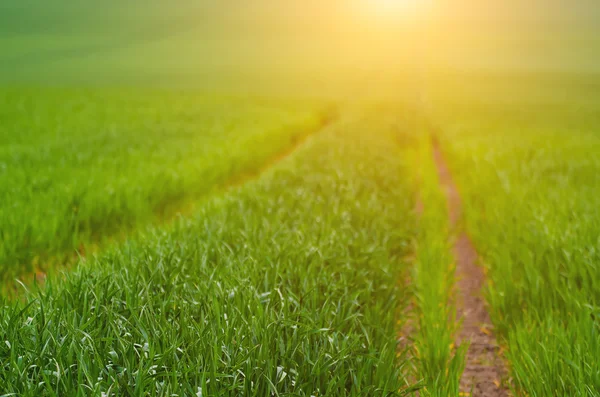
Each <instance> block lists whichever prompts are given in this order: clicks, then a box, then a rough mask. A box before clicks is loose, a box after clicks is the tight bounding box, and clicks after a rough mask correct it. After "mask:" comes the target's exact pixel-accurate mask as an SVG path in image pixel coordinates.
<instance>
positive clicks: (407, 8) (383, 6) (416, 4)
mask: <svg viewBox="0 0 600 397" xmlns="http://www.w3.org/2000/svg"><path fill="white" fill-rule="evenodd" d="M356 1H357V5H359V6H360V7H359V11H360V12H361V13H362V14H363V15H367V16H368V15H370V16H372V17H377V18H380V19H388V20H396V21H398V20H402V19H410V18H413V17H415V16H417V14H421V13H423V12H424V11H425V10H426V8H428V5H430V3H431V1H432V0H356Z"/></svg>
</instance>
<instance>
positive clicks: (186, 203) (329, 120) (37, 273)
mask: <svg viewBox="0 0 600 397" xmlns="http://www.w3.org/2000/svg"><path fill="white" fill-rule="evenodd" d="M337 120H338V114H337V111H336V110H332V111H329V112H326V114H324V115H323V117H322V118H321V120H319V122H318V123H317V125H316V126H314V127H312V128H307V129H305V130H303V131H300V132H298V133H297V134H296V135H294V137H293V139H292V142H291V144H290V145H284V146H283V147H282V149H281V150H279V151H277V152H275V153H273V154H272V155H270V156H267V157H266V159H265V160H264V161H263V162H262V163H261V164H259V165H258V166H256V167H253V168H250V169H244V170H241V171H238V172H234V173H233V174H232V175H230V176H229V177H228V178H225V180H224V181H222V182H220V183H219V182H217V183H216V184H215V185H214V186H213V188H212V189H210V190H209V191H208V192H207V193H206V194H203V195H201V196H199V197H192V198H186V199H182V200H177V201H175V202H173V203H171V204H170V205H167V206H165V207H163V208H162V210H161V211H160V217H159V218H158V221H155V222H152V221H150V222H148V223H147V224H146V225H138V227H135V228H133V229H127V230H122V231H121V232H119V233H116V234H113V235H110V236H106V235H104V236H101V239H100V240H103V241H100V240H99V241H96V242H92V243H91V245H88V246H87V247H84V246H82V247H81V248H80V249H79V251H78V252H74V253H73V255H72V257H70V258H69V259H67V260H65V261H64V262H63V263H61V264H60V265H57V264H52V265H48V266H45V267H41V268H43V269H53V270H58V269H68V268H69V267H71V266H73V265H75V264H76V263H77V262H79V261H85V260H86V258H87V257H89V256H90V255H93V254H96V253H98V252H100V251H102V250H103V249H106V248H108V247H110V246H112V245H114V244H119V243H121V242H123V241H125V240H127V239H128V238H129V237H131V236H132V235H135V234H136V233H139V232H140V231H141V230H143V229H144V228H146V227H148V226H151V225H156V226H161V225H162V226H168V225H171V224H173V223H174V222H175V221H176V220H177V219H179V218H183V217H188V216H191V215H192V214H193V213H194V211H195V210H196V209H197V208H198V206H199V205H201V204H202V203H204V202H205V201H206V200H207V199H208V198H210V197H212V196H214V195H217V194H223V193H226V192H228V191H229V190H232V189H235V188H237V187H240V186H242V185H244V184H246V183H249V182H252V181H253V180H256V179H258V178H260V177H261V176H262V175H263V174H265V173H266V172H268V171H269V170H270V169H272V168H274V167H275V166H276V165H277V164H279V163H280V162H282V161H284V160H285V159H287V158H288V157H290V156H291V155H293V154H294V153H295V152H296V151H297V150H298V149H299V148H300V147H301V146H302V145H304V144H305V143H306V141H308V140H309V138H311V137H313V136H314V135H316V134H318V133H319V132H321V131H323V130H325V129H326V128H329V127H331V126H332V125H334V124H335V123H336V122H337ZM46 277H47V272H46V271H45V270H39V269H38V270H34V271H33V272H32V273H28V274H27V273H26V274H24V275H22V276H20V277H19V279H18V281H17V284H14V285H12V286H11V287H12V288H11V287H9V286H8V285H5V286H2V287H0V297H2V296H4V295H6V296H8V297H12V296H18V289H19V285H20V286H22V287H25V288H26V286H27V285H29V284H34V285H38V286H43V285H44V284H45V281H46Z"/></svg>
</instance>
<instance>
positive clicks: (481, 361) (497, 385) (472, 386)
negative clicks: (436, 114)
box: [433, 139, 508, 397]
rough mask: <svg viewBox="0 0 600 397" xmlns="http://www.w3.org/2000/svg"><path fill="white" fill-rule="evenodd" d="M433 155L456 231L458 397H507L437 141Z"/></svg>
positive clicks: (478, 272) (458, 205)
mask: <svg viewBox="0 0 600 397" xmlns="http://www.w3.org/2000/svg"><path fill="white" fill-rule="evenodd" d="M433 156H434V161H435V165H436V168H437V173H438V176H439V181H440V184H441V185H442V188H443V190H444V191H445V194H446V197H447V201H448V214H449V218H450V225H451V227H452V228H453V229H454V230H456V231H458V235H457V237H456V240H455V241H454V246H453V253H454V258H455V261H456V275H457V281H456V286H457V290H458V291H457V293H458V296H457V317H458V318H457V320H459V321H462V327H461V329H460V331H459V334H458V335H457V337H456V346H460V345H461V344H462V343H469V349H468V350H467V355H466V362H465V370H464V372H463V375H462V378H461V381H460V392H461V395H462V396H475V397H479V396H482V397H488V396H490V397H497V396H508V392H507V389H506V388H505V387H504V386H503V385H502V379H503V377H504V376H505V374H506V369H505V366H504V362H503V360H502V358H501V357H500V355H499V347H498V344H497V342H496V338H495V336H494V334H493V329H492V325H491V320H490V316H489V313H488V312H487V309H486V306H485V301H484V299H483V297H482V294H481V290H482V288H483V287H484V284H485V275H484V273H483V270H482V268H481V267H480V266H479V265H478V264H477V260H478V256H477V251H476V250H475V246H474V245H473V243H472V241H471V239H470V238H469V236H468V235H467V233H466V232H465V231H464V230H462V229H460V228H459V227H458V225H459V221H460V219H461V216H462V201H461V198H460V194H459V192H458V189H457V188H456V185H455V183H454V180H453V177H452V173H451V172H450V169H449V168H448V165H447V163H446V160H445V158H444V154H443V152H442V149H441V146H440V143H439V141H437V139H434V140H433Z"/></svg>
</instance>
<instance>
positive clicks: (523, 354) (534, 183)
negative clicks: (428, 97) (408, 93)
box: [437, 80, 600, 396]
mask: <svg viewBox="0 0 600 397" xmlns="http://www.w3.org/2000/svg"><path fill="white" fill-rule="evenodd" d="M494 84H496V85H494ZM501 84H504V85H505V86H506V87H508V89H507V88H506V87H505V88H504V89H502V90H497V91H496V92H494V88H493V87H496V88H497V87H499V86H500V85H501ZM466 87H469V86H468V85H466ZM484 87H486V88H487V89H488V94H489V95H486V96H477V95H473V96H471V97H468V98H467V97H465V96H456V95H455V97H454V99H453V100H446V101H444V102H442V106H439V107H438V113H437V117H438V120H439V121H440V122H441V123H442V125H444V126H445V127H444V128H445V131H446V134H445V147H446V148H447V152H448V157H449V158H451V159H452V161H451V162H452V167H453V170H454V174H455V175H456V178H457V181H458V183H459V185H460V189H461V193H462V195H463V197H464V200H465V208H466V213H465V217H466V219H465V220H466V223H467V225H468V228H469V232H470V234H471V235H472V237H473V239H474V240H475V242H476V244H477V246H478V249H479V251H480V253H481V254H482V257H483V258H484V261H485V264H486V268H487V274H488V278H489V282H490V284H489V288H488V293H487V298H488V302H489V304H490V309H491V315H492V320H493V322H494V324H495V326H496V328H497V330H498V331H499V335H500V336H501V338H502V339H503V340H504V344H505V346H506V347H507V352H506V358H507V359H508V363H509V366H510V369H511V376H512V380H513V386H514V389H515V393H516V394H518V395H521V394H522V395H529V396H552V395H555V396H567V395H568V396H592V395H599V394H600V370H599V366H598V357H600V322H599V317H598V313H600V295H599V293H598V291H600V284H599V280H600V279H599V278H598V274H599V272H598V271H599V268H598V265H599V264H600V256H599V252H600V240H598V225H599V224H600V212H599V211H598V208H599V206H598V204H599V201H598V200H599V197H600V179H599V177H600V162H599V160H598V159H599V158H600V156H599V154H600V118H598V114H600V113H599V111H600V98H599V97H598V96H597V93H594V91H593V90H594V84H593V83H592V84H588V85H574V84H572V83H569V82H567V83H565V82H562V83H561V81H554V82H553V83H552V84H551V85H544V86H538V85H536V82H535V81H534V82H533V84H531V82H530V83H529V84H528V85H523V86H521V87H519V89H517V88H515V86H514V85H512V84H511V83H510V81H504V82H502V80H491V81H490V82H489V83H488V85H486V86H484ZM536 87H539V90H543V91H544V92H546V93H547V95H546V97H545V98H541V97H537V96H536V93H537V92H538V90H537V89H536ZM490 88H491V89H490ZM478 90H479V88H478ZM511 90H512V92H513V95H511V96H510V97H508V96H505V94H506V93H509V92H510V91H511ZM465 92H470V91H469V90H465ZM533 96H535V97H533Z"/></svg>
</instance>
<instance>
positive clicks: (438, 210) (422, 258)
mask: <svg viewBox="0 0 600 397" xmlns="http://www.w3.org/2000/svg"><path fill="white" fill-rule="evenodd" d="M415 135H416V138H415V147H414V154H413V155H414V166H413V167H414V169H415V170H416V172H415V173H416V174H418V176H417V184H418V187H419V199H420V200H421V202H422V206H423V211H422V213H421V214H420V216H419V221H418V225H419V226H418V233H417V235H416V251H415V261H414V266H413V269H412V276H411V281H412V286H411V289H412V293H413V294H414V299H415V312H416V313H415V314H416V316H417V321H416V327H415V330H414V335H413V338H412V339H413V343H414V346H413V349H414V352H415V353H414V354H415V358H416V374H417V377H418V379H420V380H421V381H422V382H423V390H422V391H421V394H422V395H426V396H440V397H442V396H456V395H458V392H459V382H460V378H461V375H462V372H463V369H464V359H465V352H466V348H467V346H464V345H463V346H460V347H456V346H455V345H454V340H455V335H456V333H457V332H458V327H459V326H460V323H458V322H457V321H456V298H455V296H454V295H455V287H454V284H455V277H454V272H455V263H454V261H453V258H452V253H451V251H450V241H451V230H450V226H449V220H448V208H447V200H446V197H445V195H444V193H443V191H442V189H441V186H440V181H439V178H438V175H437V171H436V167H435V164H434V162H433V153H432V145H431V138H430V136H429V134H428V133H427V132H423V133H421V134H419V133H418V131H417V132H415Z"/></svg>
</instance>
